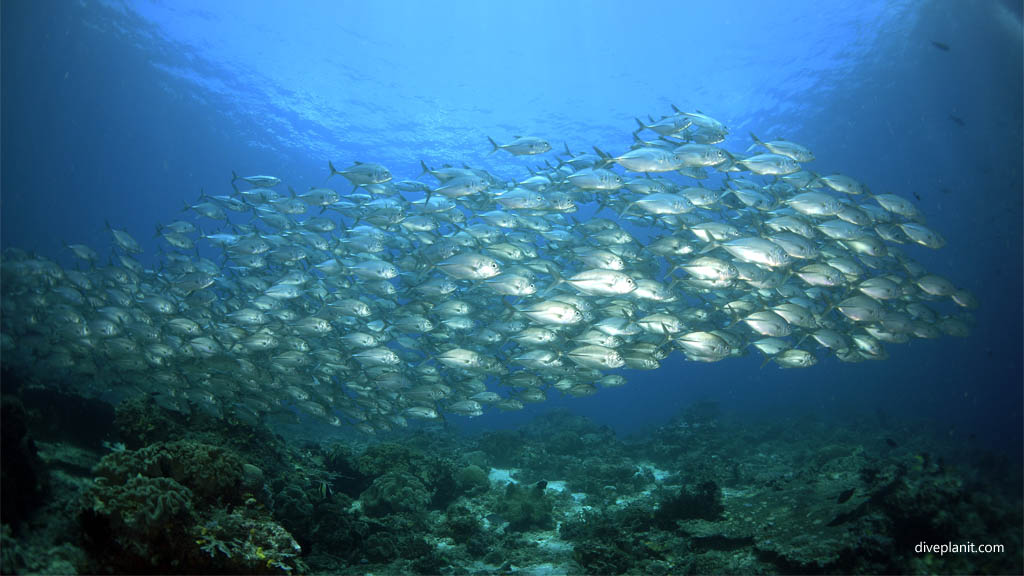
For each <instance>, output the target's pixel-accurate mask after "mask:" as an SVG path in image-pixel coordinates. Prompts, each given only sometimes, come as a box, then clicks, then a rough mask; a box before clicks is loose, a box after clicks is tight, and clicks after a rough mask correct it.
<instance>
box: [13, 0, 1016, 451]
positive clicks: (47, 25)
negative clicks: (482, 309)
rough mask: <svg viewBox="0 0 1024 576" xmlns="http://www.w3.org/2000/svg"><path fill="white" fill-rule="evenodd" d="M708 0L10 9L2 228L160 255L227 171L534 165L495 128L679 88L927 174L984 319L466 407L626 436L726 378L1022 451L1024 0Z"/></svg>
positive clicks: (841, 413)
mask: <svg viewBox="0 0 1024 576" xmlns="http://www.w3.org/2000/svg"><path fill="white" fill-rule="evenodd" d="M710 4H712V3H709V2H686V3H682V2H637V3H629V4H627V3H625V2H604V1H587V2H584V1H579V2H543V1H536V2H523V1H516V2H483V1H466V2H335V1H323V2H314V1H307V2H302V3H298V4H294V3H285V2H262V1H245V2H209V1H178V0H176V1H173V2H145V3H121V2H94V1H85V2H70V1H63V0H60V1H55V0H51V1H42V2H28V1H7V2H3V3H2V26H3V29H2V32H3V33H2V73H3V78H2V114H3V115H2V168H0V169H2V203H0V205H2V235H0V240H2V244H3V246H5V247H9V246H16V247H21V248H24V249H29V250H33V251H36V252H38V253H40V254H43V255H46V256H49V257H53V258H57V259H58V260H60V261H62V262H64V263H70V261H71V260H70V255H69V254H67V252H62V249H61V247H62V245H63V243H64V242H84V243H87V244H89V245H91V246H93V247H96V248H101V247H102V248H103V249H104V251H106V249H107V247H109V245H110V239H109V236H108V235H107V233H106V232H105V230H104V226H103V223H104V220H109V221H110V222H111V223H112V224H114V225H115V226H119V227H124V228H126V229H127V230H128V231H129V232H130V233H131V234H133V235H134V236H135V237H136V238H138V239H139V240H140V241H142V242H143V243H144V246H145V247H146V249H147V254H145V255H144V258H143V260H144V262H145V263H147V264H153V263H155V261H156V254H157V250H156V243H155V240H153V239H152V236H153V230H154V227H155V225H156V224H157V223H158V222H169V221H171V220H173V219H176V218H178V217H180V216H181V214H180V210H181V207H182V203H183V202H184V201H192V200H194V199H195V198H196V197H197V196H198V194H199V191H200V190H201V189H202V190H205V191H206V192H207V193H209V194H224V193H228V192H229V191H230V187H229V180H230V178H229V177H230V174H231V170H237V171H238V172H239V173H240V174H243V173H246V174H248V173H264V174H273V175H276V176H279V177H280V178H282V179H283V180H284V181H285V182H286V183H288V184H290V185H292V186H293V187H294V188H296V189H303V188H304V187H307V186H309V185H311V184H319V183H321V182H322V181H323V178H324V177H325V176H326V175H327V168H326V165H327V160H328V159H332V160H333V161H334V162H335V164H338V165H339V166H340V165H341V164H344V163H349V162H351V161H353V160H363V161H376V162H380V163H383V164H385V165H386V166H387V167H388V168H390V170H391V171H392V172H393V173H394V174H395V175H396V179H398V180H400V179H405V178H414V177H416V176H417V175H418V174H419V171H420V170H419V160H420V159H423V160H426V161H427V163H428V164H431V165H438V164H442V163H445V162H448V163H452V164H461V163H463V162H466V163H468V164H470V165H472V166H476V167H482V168H486V169H489V170H492V171H494V172H495V173H496V174H499V175H501V176H505V177H509V178H511V177H523V176H525V175H526V174H527V171H526V166H528V165H530V162H528V161H521V160H511V159H510V157H509V156H508V155H506V154H496V155H493V156H488V155H487V153H488V152H489V151H490V146H489V145H488V143H487V139H486V137H487V136H491V137H493V138H495V139H496V140H498V141H503V140H506V141H507V140H509V139H510V138H511V137H512V136H513V135H518V134H528V135H536V136H541V137H544V138H546V139H548V140H549V141H551V142H552V144H553V145H554V146H555V147H556V148H557V149H559V150H560V149H561V143H562V142H563V141H564V142H566V143H567V144H568V145H569V147H570V148H572V149H573V150H574V151H578V150H588V149H589V147H590V146H592V145H598V146H600V147H601V148H602V149H604V150H612V151H616V150H624V149H625V148H626V147H627V146H628V145H629V143H630V136H629V133H630V131H632V130H633V129H634V126H635V125H634V121H633V117H634V116H640V117H645V116H646V115H647V114H652V115H654V116H655V117H658V116H660V115H662V114H668V113H670V104H673V103H674V104H676V105H677V106H679V107H680V108H682V109H699V110H702V111H703V112H705V113H708V114H710V115H712V116H714V117H715V118H717V119H719V120H721V121H723V122H724V123H725V124H726V125H727V126H729V128H730V129H731V136H730V138H729V139H728V140H727V141H726V142H725V144H724V145H723V146H725V147H726V148H728V149H731V150H736V151H743V150H745V149H746V147H747V146H748V145H749V143H750V141H749V140H748V138H747V132H748V131H754V132H755V133H757V134H758V135H759V136H761V137H762V138H780V137H781V138H787V139H791V140H795V141H797V142H800V143H802V144H804V145H806V146H808V147H810V148H811V149H812V150H813V151H814V152H815V154H816V156H817V160H816V161H815V162H813V163H811V164H809V165H808V166H807V168H809V169H811V170H815V171H820V172H823V173H830V172H837V171H838V172H843V173H846V174H849V175H852V176H854V177H856V178H858V179H859V180H861V181H863V182H865V183H866V184H868V185H869V186H870V187H871V189H872V190H873V191H876V192H895V193H900V194H903V195H904V196H907V197H910V196H912V195H913V194H914V193H916V194H917V195H919V196H920V201H919V202H918V206H919V207H920V209H921V210H922V211H923V212H924V214H925V215H926V216H927V219H928V224H929V226H932V227H934V228H935V229H937V230H938V231H939V232H940V233H941V234H943V235H944V236H945V238H946V239H947V241H948V245H947V246H946V247H945V248H943V249H942V250H939V251H936V252H932V251H929V250H926V249H923V248H921V249H915V248H910V249H909V251H910V253H911V255H912V256H914V257H915V258H918V259H919V260H920V261H921V262H922V263H923V264H925V265H926V266H927V267H928V268H929V269H930V270H931V271H933V272H935V273H938V274H942V275H944V276H946V277H948V278H949V279H951V280H952V281H953V282H954V284H956V285H957V286H959V287H964V288H968V289H970V290H972V291H973V292H974V293H975V294H976V295H977V296H978V298H979V300H980V301H981V303H982V305H981V308H980V309H979V310H977V311H976V316H977V323H976V326H975V328H974V334H973V335H972V336H971V338H969V339H967V340H960V339H949V338H946V339H942V340H935V341H924V340H914V341H912V342H911V343H909V344H904V345H890V346H888V349H889V352H890V354H891V358H890V359H889V360H887V361H885V362H866V363H861V364H843V363H840V362H838V361H835V360H834V359H826V360H823V361H822V362H820V363H819V364H818V365H817V366H816V367H814V368H812V369H808V370H779V369H777V368H775V367H774V366H769V367H765V368H763V369H762V368H759V366H760V363H761V360H760V358H759V357H757V356H755V355H750V356H748V357H745V358H742V359H738V360H729V361H725V362H720V363H716V364H711V365H703V364H697V363H689V362H684V361H683V360H682V359H681V357H679V356H678V355H675V356H673V357H672V358H671V359H669V360H668V361H666V362H664V363H663V367H662V368H661V369H660V370H658V371H656V372H629V373H627V375H628V377H629V381H630V382H629V384H628V385H627V386H625V387H623V388H619V389H612V390H603V391H601V392H600V393H599V394H597V395H596V396H594V397H590V398H585V399H571V400H570V399H563V398H558V397H556V396H557V394H555V393H552V396H553V397H552V398H551V400H549V401H548V402H547V403H545V404H543V405H536V406H530V407H529V408H528V409H527V410H525V411H523V412H521V413H513V414H500V413H495V414H492V413H488V414H487V415H485V416H484V417H482V418H478V419H475V420H473V421H471V422H468V421H465V422H463V424H464V425H465V426H468V427H476V428H479V427H490V426H509V425H514V424H517V423H519V422H522V421H523V420H524V419H526V418H529V417H531V416H532V415H534V414H536V413H537V412H538V411H542V410H547V409H549V408H552V407H568V408H569V409H571V410H573V411H575V412H578V413H582V414H585V415H587V416H590V417H592V418H595V419H597V420H599V421H601V422H603V423H607V424H610V425H612V426H614V427H615V428H616V429H617V430H619V431H620V432H623V433H628V432H633V431H637V430H642V429H644V428H646V427H647V426H650V425H657V424H660V423H663V422H664V421H665V420H666V419H667V418H669V417H670V416H671V415H673V414H675V413H677V412H678V411H679V410H680V408H682V407H684V406H685V405H687V404H688V403H690V402H692V401H694V400H695V399H713V400H718V401H720V402H722V403H723V404H724V405H725V406H726V407H727V408H729V409H731V410H735V411H738V412H740V413H742V414H749V415H750V416H751V417H762V416H769V417H774V416H777V415H787V414H805V413H808V412H810V413H812V414H816V415H818V416H819V417H821V418H823V419H828V420H842V419H845V418H859V417H863V416H865V415H868V416H870V415H872V414H877V413H880V412H881V413H884V414H886V415H888V416H889V417H890V418H897V419H905V420H915V421H919V420H923V421H927V422H929V423H932V424H934V425H935V426H936V427H937V428H939V429H941V430H946V431H947V432H948V433H949V434H950V435H951V436H960V437H963V436H966V435H968V434H976V435H977V437H978V439H979V441H980V442H984V443H985V445H987V446H993V447H997V448H1000V449H1005V450H1007V451H1008V452H1009V453H1011V454H1016V455H1019V454H1020V452H1021V428H1022V424H1021V408H1022V365H1021V359H1022V346H1024V343H1022V326H1024V324H1022V308H1021V303H1022V296H1024V294H1022V268H1021V262H1022V231H1021V225H1022V212H1021V200H1022V176H1021V172H1022V171H1021V164H1022V153H1024V150H1022V130H1021V123H1022V113H1021V103H1022V101H1024V95H1022V79H1021V70H1022V56H1021V55H1022V32H1021V10H1020V4H1019V3H1018V2H1010V1H1003V2H999V1H979V2H952V1H947V0H938V1H933V2H892V1H888V2H863V1H860V0H856V1H829V2H824V3H823V2H811V1H807V2H804V1H794V0H785V1H778V2H753V1H749V2H747V1H743V2H724V3H714V4H717V5H718V6H714V7H713V6H710ZM933 42H940V43H943V44H946V45H948V46H949V50H942V49H940V48H939V47H937V46H935V45H934V44H933ZM951 115H952V116H953V117H955V118H958V119H961V120H962V121H963V125H961V124H960V123H958V122H956V121H954V118H952V117H951ZM207 231H212V230H207Z"/></svg>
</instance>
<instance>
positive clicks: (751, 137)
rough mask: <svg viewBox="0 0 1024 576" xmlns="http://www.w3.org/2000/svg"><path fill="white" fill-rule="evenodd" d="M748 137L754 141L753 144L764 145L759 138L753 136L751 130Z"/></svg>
mask: <svg viewBox="0 0 1024 576" xmlns="http://www.w3.org/2000/svg"><path fill="white" fill-rule="evenodd" d="M750 139H751V140H753V141H754V144H759V145H761V146H764V142H761V139H760V138H758V137H757V136H755V135H754V133H753V132H751V133H750Z"/></svg>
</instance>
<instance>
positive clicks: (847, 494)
mask: <svg viewBox="0 0 1024 576" xmlns="http://www.w3.org/2000/svg"><path fill="white" fill-rule="evenodd" d="M856 490H857V489H856V488H850V489H848V490H843V491H842V492H840V493H839V498H837V499H836V502H837V503H839V504H842V503H844V502H846V501H847V500H849V499H850V498H851V497H852V496H853V493H854V492H855V491H856Z"/></svg>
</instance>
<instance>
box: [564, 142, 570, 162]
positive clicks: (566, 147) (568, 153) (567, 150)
mask: <svg viewBox="0 0 1024 576" xmlns="http://www.w3.org/2000/svg"><path fill="white" fill-rule="evenodd" d="M562 146H565V153H566V154H567V155H568V156H569V157H570V158H572V152H570V151H569V144H568V143H567V142H562Z"/></svg>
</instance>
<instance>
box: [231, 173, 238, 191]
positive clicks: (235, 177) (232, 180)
mask: <svg viewBox="0 0 1024 576" xmlns="http://www.w3.org/2000/svg"><path fill="white" fill-rule="evenodd" d="M238 179H239V178H238V174H235V171H234V170H232V171H231V187H232V188H234V189H235V192H238V186H235V180H238Z"/></svg>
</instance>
